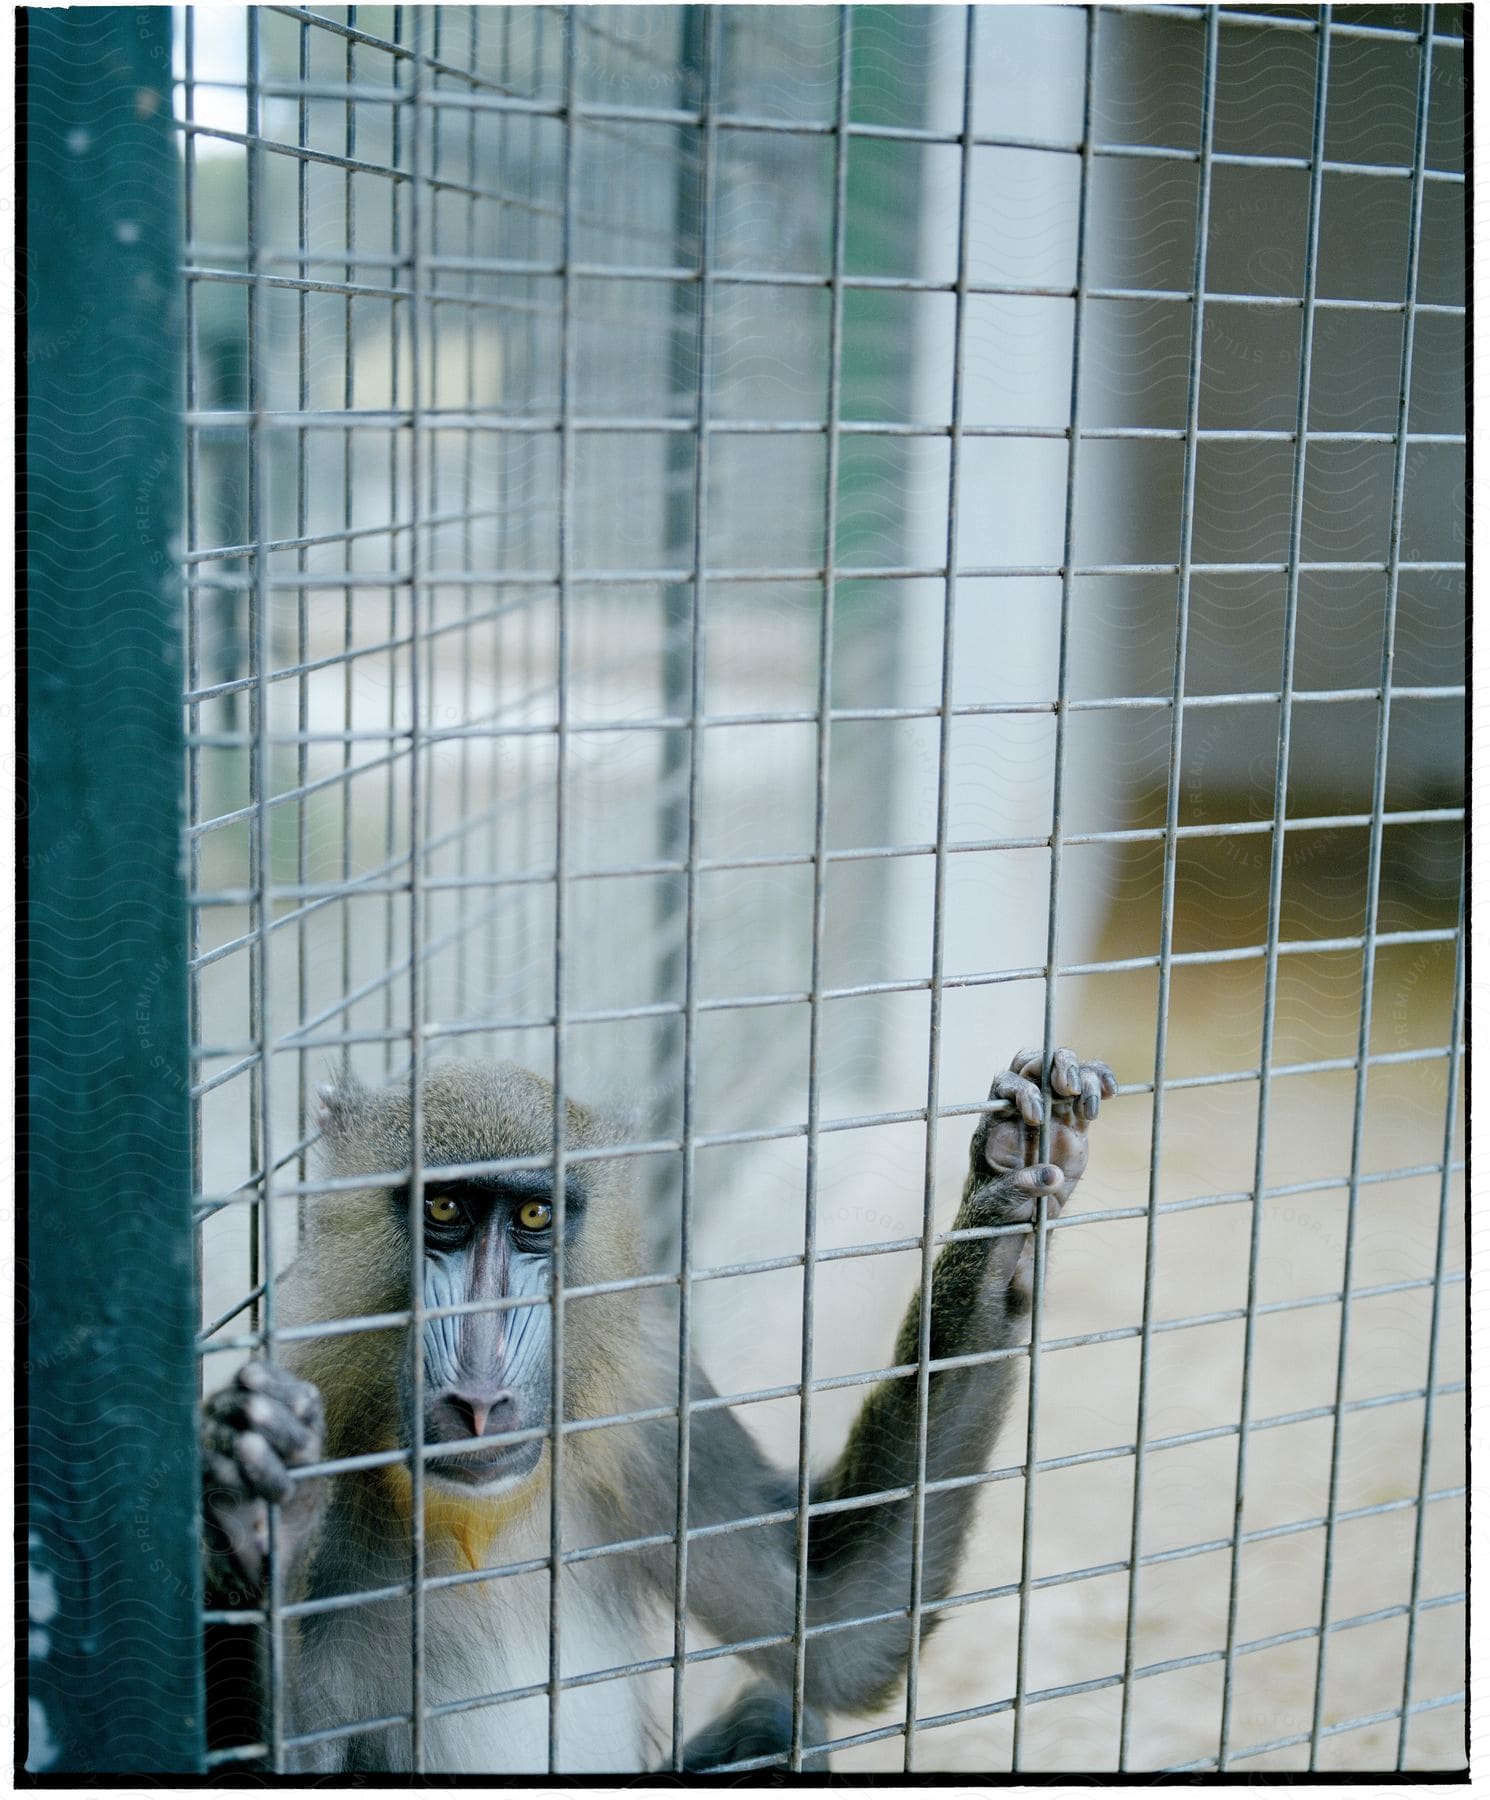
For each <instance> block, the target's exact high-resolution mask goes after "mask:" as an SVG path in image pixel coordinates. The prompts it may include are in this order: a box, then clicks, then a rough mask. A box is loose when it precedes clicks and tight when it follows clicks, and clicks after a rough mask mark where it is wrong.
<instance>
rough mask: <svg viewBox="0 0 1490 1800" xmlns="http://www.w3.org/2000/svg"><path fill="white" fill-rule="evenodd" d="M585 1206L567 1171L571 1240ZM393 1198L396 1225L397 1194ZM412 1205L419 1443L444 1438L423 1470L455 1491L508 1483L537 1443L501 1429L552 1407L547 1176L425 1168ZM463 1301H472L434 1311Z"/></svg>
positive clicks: (522, 1474)
mask: <svg viewBox="0 0 1490 1800" xmlns="http://www.w3.org/2000/svg"><path fill="white" fill-rule="evenodd" d="M584 1204H585V1194H584V1188H583V1186H582V1184H581V1183H580V1182H579V1181H578V1180H577V1179H575V1178H574V1177H570V1178H569V1179H568V1180H567V1181H566V1183H565V1208H564V1213H565V1235H566V1237H568V1238H570V1239H571V1240H572V1239H573V1238H574V1237H575V1236H576V1235H577V1234H578V1232H579V1230H580V1229H581V1227H582V1223H583V1215H584ZM402 1206H403V1210H404V1215H405V1227H406V1228H407V1210H408V1196H407V1193H405V1195H404V1196H403V1200H402ZM423 1208H424V1306H425V1308H426V1311H427V1313H429V1314H432V1315H433V1316H430V1317H426V1319H425V1321H424V1331H423V1342H422V1349H423V1355H424V1408H423V1410H424V1417H423V1432H422V1436H423V1440H424V1443H425V1444H426V1445H427V1446H430V1447H433V1446H436V1445H445V1444H448V1445H450V1446H451V1448H450V1450H449V1451H448V1452H444V1453H442V1454H440V1455H438V1456H432V1457H430V1458H429V1459H428V1462H427V1465H426V1466H427V1469H428V1473H429V1475H430V1477H431V1478H432V1479H434V1480H438V1481H446V1482H451V1483H454V1484H456V1485H459V1486H462V1487H480V1488H483V1489H486V1490H488V1491H490V1490H492V1489H493V1488H505V1487H510V1486H513V1485H515V1484H516V1483H518V1482H520V1481H522V1480H523V1479H525V1478H526V1477H527V1476H529V1475H531V1474H532V1473H533V1471H534V1469H536V1468H537V1466H538V1463H539V1460H540V1458H541V1457H542V1454H543V1442H544V1440H543V1438H542V1437H540V1436H534V1437H529V1438H523V1439H519V1440H518V1441H517V1442H512V1441H511V1434H512V1433H514V1432H525V1431H540V1432H541V1431H542V1430H544V1429H545V1428H546V1427H547V1425H548V1423H549V1418H550V1415H551V1411H552V1399H553V1393H552V1381H553V1377H552V1369H551V1363H550V1340H551V1336H552V1332H551V1326H550V1306H549V1296H550V1293H551V1291H552V1288H551V1283H552V1279H553V1257H554V1253H555V1244H554V1237H555V1233H554V1204H553V1181H552V1176H551V1174H550V1173H549V1172H548V1171H547V1170H532V1171H529V1170H520V1171H515V1172H513V1173H511V1174H506V1175H496V1176H489V1177H479V1176H478V1177H476V1178H473V1179H462V1180H458V1181H450V1182H442V1181H441V1180H440V1179H439V1171H438V1169H436V1170H432V1171H431V1172H430V1175H429V1176H428V1177H427V1179H426V1181H425V1183H424V1198H423ZM483 1302H484V1303H486V1304H485V1305H484V1306H480V1303H483ZM504 1302H505V1303H506V1304H503V1303H504ZM462 1306H480V1309H479V1310H472V1311H464V1312H451V1311H443V1310H441V1309H445V1308H451V1307H462ZM409 1386H410V1387H412V1383H409ZM406 1410H407V1409H406ZM407 1423H408V1424H410V1425H411V1424H412V1420H409V1421H407ZM412 1435H413V1434H412V1432H410V1436H411V1437H412ZM504 1439H505V1440H507V1441H503V1440H504Z"/></svg>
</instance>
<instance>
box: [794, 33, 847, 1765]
mask: <svg viewBox="0 0 1490 1800" xmlns="http://www.w3.org/2000/svg"><path fill="white" fill-rule="evenodd" d="M852 77H853V9H852V8H851V7H848V6H840V7H839V8H838V96H837V102H836V105H835V108H834V120H833V126H834V130H833V250H832V265H831V274H830V277H829V287H828V302H829V308H828V396H827V446H826V459H825V467H824V476H823V482H824V486H823V610H822V615H821V618H820V621H819V625H818V670H817V701H816V712H817V758H816V765H815V768H814V814H813V826H812V952H811V954H812V965H811V977H810V980H809V983H808V994H809V999H808V1038H807V1168H806V1183H805V1190H804V1201H803V1218H802V1383H801V1390H800V1395H801V1397H800V1400H799V1410H798V1416H797V1523H796V1555H797V1592H796V1610H795V1618H794V1622H793V1627H792V1631H793V1638H794V1642H793V1645H792V1742H791V1767H792V1769H793V1770H796V1771H798V1772H800V1770H801V1767H802V1742H803V1720H804V1718H805V1715H806V1705H807V1624H808V1617H807V1613H808V1608H807V1600H808V1551H809V1547H810V1539H811V1526H810V1521H809V1518H808V1512H807V1508H808V1503H809V1501H810V1499H811V1471H812V1373H813V1338H814V1332H813V1327H814V1324H815V1289H816V1282H817V1199H818V1130H819V1126H820V1124H821V1118H822V1067H821V1064H822V1031H823V995H822V990H823V934H824V931H825V929H826V926H827V916H826V915H827V900H828V886H827V869H828V773H829V764H830V750H831V725H830V722H829V714H830V712H831V709H832V705H833V611H834V604H835V601H836V599H837V591H838V572H837V562H838V484H839V461H840V455H841V448H842V445H841V437H840V433H839V424H840V420H841V415H842V410H843V274H844V246H845V241H846V236H847V229H848V147H849V137H848V124H849V104H850V86H851V82H852Z"/></svg>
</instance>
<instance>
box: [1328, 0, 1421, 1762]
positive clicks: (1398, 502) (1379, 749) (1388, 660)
mask: <svg viewBox="0 0 1490 1800" xmlns="http://www.w3.org/2000/svg"><path fill="white" fill-rule="evenodd" d="M1433 10H1434V9H1433V7H1432V6H1431V5H1429V6H1425V7H1424V8H1423V32H1422V38H1421V50H1420V53H1419V58H1418V92H1417V124H1416V129H1415V132H1414V135H1413V165H1412V190H1411V198H1410V201H1409V205H1408V218H1407V275H1406V283H1405V287H1404V292H1403V309H1402V359H1401V363H1400V365H1399V371H1398V384H1397V441H1396V445H1395V448H1394V452H1393V457H1392V510H1391V518H1390V523H1389V525H1388V531H1387V570H1386V612H1385V617H1384V618H1383V621H1382V644H1381V678H1380V692H1379V694H1378V696H1377V702H1376V758H1375V764H1374V768H1373V772H1372V782H1371V833H1370V848H1369V850H1368V852H1367V859H1366V919H1365V928H1364V931H1363V933H1362V936H1363V938H1364V942H1363V944H1362V946H1361V1018H1360V1031H1359V1036H1358V1038H1357V1043H1356V1079H1355V1110H1354V1114H1353V1116H1352V1119H1351V1129H1350V1186H1349V1190H1348V1193H1347V1197H1346V1213H1345V1255H1344V1266H1343V1269H1342V1272H1341V1277H1340V1290H1341V1292H1340V1336H1339V1343H1338V1346H1337V1351H1336V1361H1335V1418H1334V1425H1333V1430H1332V1433H1331V1439H1330V1478H1329V1499H1328V1502H1327V1504H1326V1507H1325V1526H1324V1571H1323V1575H1322V1578H1321V1581H1320V1593H1319V1639H1318V1647H1317V1650H1316V1655H1315V1665H1314V1712H1313V1717H1312V1720H1311V1722H1310V1727H1309V1766H1310V1768H1314V1767H1315V1766H1316V1765H1317V1763H1318V1760H1319V1738H1320V1732H1321V1730H1322V1728H1323V1725H1324V1702H1325V1688H1326V1676H1327V1672H1328V1662H1327V1659H1328V1654H1329V1631H1328V1626H1329V1617H1330V1599H1331V1595H1332V1592H1333V1585H1334V1574H1335V1529H1336V1513H1337V1511H1338V1509H1339V1504H1340V1467H1341V1453H1342V1450H1343V1448H1344V1441H1345V1431H1344V1412H1343V1408H1344V1405H1345V1384H1346V1378H1347V1373H1348V1370H1349V1366H1350V1309H1351V1288H1352V1286H1353V1284H1354V1281H1355V1248H1356V1224H1357V1218H1358V1215H1359V1210H1360V1209H1359V1201H1360V1187H1361V1163H1362V1159H1363V1156H1364V1153H1365V1139H1366V1088H1367V1082H1368V1079H1369V1058H1370V1053H1371V1014H1372V1004H1373V1001H1374V999H1375V987H1376V930H1377V921H1378V918H1379V916H1380V909H1381V850H1382V835H1383V814H1384V812H1385V809H1386V789H1387V750H1388V743H1389V739H1390V735H1391V717H1392V672H1393V669H1394V667H1395V663H1396V652H1397V594H1398V587H1399V581H1400V575H1401V563H1402V513H1403V501H1404V496H1405V494H1406V491H1407V425H1408V418H1409V415H1410V412H1411V409H1412V358H1413V344H1414V341H1415V338H1416V326H1417V298H1418V257H1419V251H1420V249H1421V245H1422V222H1423V171H1424V167H1425V165H1426V162H1427V156H1428V100H1429V93H1430V84H1431V82H1432V79H1433ZM1449 1053H1450V1056H1452V1055H1453V1054H1454V1049H1453V1043H1452V1040H1451V1042H1450V1052H1449ZM1436 1295H1437V1290H1436V1289H1435V1299H1436ZM1425 1404H1426V1405H1428V1406H1431V1405H1432V1395H1431V1390H1430V1394H1429V1397H1428V1399H1427V1401H1426V1402H1425ZM1419 1520H1420V1521H1421V1509H1420V1511H1419ZM1413 1623H1414V1624H1415V1623H1416V1621H1415V1620H1413ZM1403 1720H1404V1723H1405V1721H1406V1714H1405V1713H1404V1714H1403Z"/></svg>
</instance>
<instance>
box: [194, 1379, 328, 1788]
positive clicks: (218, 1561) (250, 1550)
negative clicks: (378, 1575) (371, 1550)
mask: <svg viewBox="0 0 1490 1800" xmlns="http://www.w3.org/2000/svg"><path fill="white" fill-rule="evenodd" d="M322 1429H323V1422H322V1410H321V1397H320V1394H319V1393H318V1391H317V1390H316V1389H315V1388H314V1387H312V1386H311V1385H310V1384H309V1383H308V1382H304V1381H297V1380H296V1379H295V1377H294V1376H293V1375H290V1374H289V1373H287V1372H286V1371H285V1370H284V1369H282V1368H279V1367H278V1366H277V1365H275V1364H273V1363H265V1362H251V1363H245V1364H244V1366H243V1367H242V1368H241V1369H240V1370H239V1371H238V1374H237V1376H236V1378H235V1379H234V1380H233V1381H231V1382H230V1383H229V1384H228V1386H227V1387H225V1388H222V1389H221V1390H219V1392H217V1393H215V1394H213V1395H212V1396H211V1397H210V1398H209V1399H208V1401H207V1403H206V1406H205V1407H204V1409H203V1417H202V1557H203V1573H204V1581H203V1587H204V1594H205V1600H206V1605H207V1608H208V1610H209V1611H221V1612H239V1611H247V1610H254V1609H257V1608H259V1607H261V1606H262V1605H263V1603H264V1599H265V1587H266V1575H267V1559H268V1551H269V1503H270V1502H271V1501H272V1502H276V1503H278V1504H279V1508H280V1512H279V1530H278V1536H277V1542H276V1546H275V1548H276V1551H277V1553H278V1555H279V1558H280V1562H281V1566H282V1567H283V1568H284V1569H285V1570H286V1572H287V1573H286V1580H285V1588H286V1591H291V1592H292V1591H293V1589H294V1584H295V1581H296V1576H297V1573H298V1571H299V1569H300V1568H302V1567H303V1566H304V1562H305V1558H306V1555H307V1553H308V1550H309V1547H310V1544H311V1541H312V1539H313V1538H314V1535H315V1529H316V1526H317V1524H318V1522H319V1519H320V1513H321V1505H322V1490H323V1487H324V1483H322V1482H320V1481H317V1480H310V1481H301V1482H292V1481H291V1479H290V1474H289V1470H290V1469H291V1468H296V1467H301V1466H304V1465H305V1464H307V1463H313V1462H318V1461H319V1460H320V1457H321V1434H322ZM263 1637H264V1634H263V1632H262V1630H261V1629H260V1627H258V1626H257V1625H209V1626H208V1628H207V1631H206V1665H207V1667H206V1676H207V1680H206V1687H207V1742H208V1747H209V1749H213V1750H217V1749H226V1748H228V1747H230V1746H236V1745H243V1744H252V1743H260V1742H262V1741H263V1740H264V1737H265V1733H266V1716H265V1707H264V1669H263V1660H264V1643H263ZM239 1766H240V1767H246V1766H251V1765H239Z"/></svg>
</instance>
